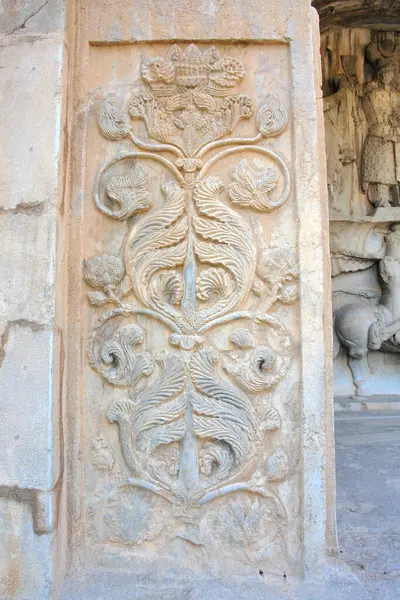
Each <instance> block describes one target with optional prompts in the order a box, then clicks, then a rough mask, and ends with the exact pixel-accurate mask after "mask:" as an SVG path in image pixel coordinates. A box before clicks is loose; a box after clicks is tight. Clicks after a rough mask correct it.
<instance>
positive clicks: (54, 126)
mask: <svg viewBox="0 0 400 600" xmlns="http://www.w3.org/2000/svg"><path fill="white" fill-rule="evenodd" d="M0 26H1V27H0V29H1V34H2V35H1V39H0V67H1V69H0V72H1V77H0V88H1V91H0V109H1V114H2V119H1V123H0V139H1V143H0V172H1V175H0V235H1V240H2V250H1V254H0V273H1V277H0V279H1V283H0V333H1V349H0V364H1V367H0V389H1V401H0V405H1V425H0V446H1V449H2V451H1V457H0V530H1V538H2V539H1V544H0V545H1V550H0V597H1V598H7V600H8V599H9V598H38V599H39V598H40V599H41V598H47V597H50V593H51V588H52V580H53V574H54V569H55V562H56V557H57V547H56V536H55V534H54V533H51V532H52V531H53V530H54V529H55V526H56V516H57V502H58V489H59V488H58V484H59V482H60V477H61V470H62V469H61V460H60V446H61V444H62V441H61V439H62V436H60V404H61V391H60V390H61V379H62V369H63V353H62V350H61V348H62V338H63V336H62V331H63V327H64V326H63V318H62V310H59V308H58V307H59V297H60V295H62V294H63V281H64V279H65V277H64V276H63V275H62V273H63V270H64V269H65V266H64V267H62V252H64V251H65V250H64V239H63V238H64V234H63V222H62V201H63V189H64V188H63V180H64V171H65V163H64V159H65V157H64V141H63V139H64V132H63V128H64V122H65V102H64V100H65V93H66V85H65V83H66V72H67V66H66V65H67V53H66V50H65V46H64V7H63V2H53V1H51V0H50V1H49V2H45V3H43V2H27V1H24V2H19V1H18V2H7V1H5V2H2V3H1V9H0ZM59 567H60V568H62V563H61V562H60V561H59Z"/></svg>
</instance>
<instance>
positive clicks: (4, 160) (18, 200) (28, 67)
mask: <svg viewBox="0 0 400 600" xmlns="http://www.w3.org/2000/svg"><path fill="white" fill-rule="evenodd" d="M22 4H25V3H22ZM62 60H63V38H62V36H60V34H53V35H52V36H48V37H47V36H44V37H40V38H38V37H32V36H31V37H29V36H26V35H25V36H24V37H23V38H22V39H21V38H19V37H17V36H13V38H5V39H4V41H3V44H2V46H1V47H0V66H1V73H2V77H1V81H0V110H1V113H2V115H3V118H2V120H1V123H0V138H1V146H0V189H1V200H0V210H1V211H2V212H3V211H7V210H12V209H15V208H20V209H23V208H30V209H32V210H33V209H35V210H36V212H43V211H44V210H45V205H46V208H47V207H48V205H53V206H54V204H55V203H56V201H57V195H56V193H57V186H58V166H59V165H58V163H59V160H60V152H62V148H61V147H60V143H61V131H60V110H61V103H60V101H61V93H62V90H61V87H60V86H61V78H62Z"/></svg>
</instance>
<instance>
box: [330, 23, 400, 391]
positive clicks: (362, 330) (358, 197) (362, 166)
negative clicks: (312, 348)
mask: <svg viewBox="0 0 400 600" xmlns="http://www.w3.org/2000/svg"><path fill="white" fill-rule="evenodd" d="M368 35H369V37H370V40H371V41H370V42H369V43H368V44H367V45H365V42H362V43H361V42H360V39H361V38H359V37H358V33H357V30H353V31H352V30H349V31H347V32H343V36H342V37H341V36H340V35H339V36H337V37H336V38H335V39H334V37H333V36H332V37H330V36H327V37H326V44H325V45H326V48H331V49H333V48H334V54H335V56H333V54H331V57H330V60H328V61H327V64H328V63H330V65H335V66H334V67H327V66H325V82H324V87H325V98H324V110H325V128H326V141H327V166H328V193H329V201H330V209H331V222H330V245H331V267H332V276H333V278H334V279H333V289H334V292H333V307H334V314H333V319H334V353H335V355H337V354H338V353H339V350H340V348H341V347H342V348H343V349H344V350H345V352H346V354H347V358H348V364H349V367H350V370H351V374H352V378H353V383H354V386H355V394H356V395H357V396H369V395H371V394H372V388H371V386H370V384H369V382H368V379H369V374H370V369H369V365H368V352H370V351H379V352H383V353H387V354H391V355H393V354H398V352H399V343H398V341H399V340H398V337H399V334H398V331H399V325H400V323H399V318H400V314H399V310H398V308H397V307H398V304H397V302H398V300H397V299H398V294H399V289H400V279H399V275H398V265H399V262H398V251H397V249H395V245H396V243H397V241H395V240H398V224H397V223H398V221H399V220H400V213H399V208H398V207H399V181H400V180H399V168H398V156H399V140H400V137H399V132H400V119H399V117H400V79H399V77H400V69H399V65H400V63H399V59H400V52H399V42H398V36H397V34H392V33H384V32H370V33H369V34H368ZM346 36H347V37H346ZM349 39H350V40H351V41H350V44H348V43H347V41H346V40H349ZM363 39H364V40H365V39H366V38H363ZM349 47H351V48H352V51H353V52H354V54H353V55H345V54H343V55H342V54H341V52H342V49H344V48H346V49H347V48H349ZM331 68H334V69H335V72H334V73H331V72H330V69H331ZM328 90H329V92H328ZM332 91H333V92H334V93H331V92H332ZM327 92H328V93H327ZM339 213H341V214H340V215H339ZM390 240H392V241H390ZM339 360H340V359H339ZM385 362H386V359H385Z"/></svg>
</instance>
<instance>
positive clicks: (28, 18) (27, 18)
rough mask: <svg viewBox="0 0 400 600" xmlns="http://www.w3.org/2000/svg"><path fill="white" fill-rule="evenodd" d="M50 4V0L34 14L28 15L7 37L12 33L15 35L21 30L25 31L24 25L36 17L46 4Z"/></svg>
mask: <svg viewBox="0 0 400 600" xmlns="http://www.w3.org/2000/svg"><path fill="white" fill-rule="evenodd" d="M49 2H50V0H46V1H45V2H44V3H43V4H42V5H41V6H39V8H38V9H37V10H35V12H33V13H32V14H31V15H29V16H28V17H26V19H25V21H23V22H22V24H21V25H18V26H17V27H15V28H14V29H13V30H12V31H11V32H10V33H9V35H12V34H13V33H16V32H17V31H19V30H21V29H25V28H26V24H27V23H28V21H30V20H31V19H33V17H36V15H37V14H38V13H40V11H41V10H42V9H43V8H44V7H45V6H46V4H48V3H49Z"/></svg>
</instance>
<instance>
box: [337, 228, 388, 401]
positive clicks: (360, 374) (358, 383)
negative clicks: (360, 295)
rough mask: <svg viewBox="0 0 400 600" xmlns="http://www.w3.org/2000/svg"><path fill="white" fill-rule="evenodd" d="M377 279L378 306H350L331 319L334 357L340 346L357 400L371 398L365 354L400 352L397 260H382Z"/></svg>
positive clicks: (345, 306)
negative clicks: (372, 351) (377, 351)
mask: <svg viewBox="0 0 400 600" xmlns="http://www.w3.org/2000/svg"><path fill="white" fill-rule="evenodd" d="M392 235H393V234H392ZM379 276H380V281H381V286H382V297H381V302H380V303H379V304H369V305H368V304H365V303H362V302H352V303H349V304H346V305H344V306H342V307H341V308H340V309H339V310H338V311H337V312H336V314H335V315H334V323H333V324H334V327H333V330H334V336H335V338H336V339H335V342H336V344H335V343H334V347H335V350H336V352H334V355H335V356H336V355H337V354H338V352H339V348H340V345H342V346H343V348H345V350H346V351H347V353H348V356H349V367H350V369H351V372H352V376H353V381H354V385H355V388H356V396H369V395H371V391H370V389H369V388H368V384H367V383H366V381H365V380H366V377H367V373H368V363H367V354H368V351H369V350H379V351H380V352H391V353H393V352H395V353H398V352H400V318H398V317H399V315H398V309H399V308H400V260H399V259H398V258H395V257H393V256H385V258H383V259H381V260H380V261H379ZM396 317H397V318H396Z"/></svg>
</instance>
